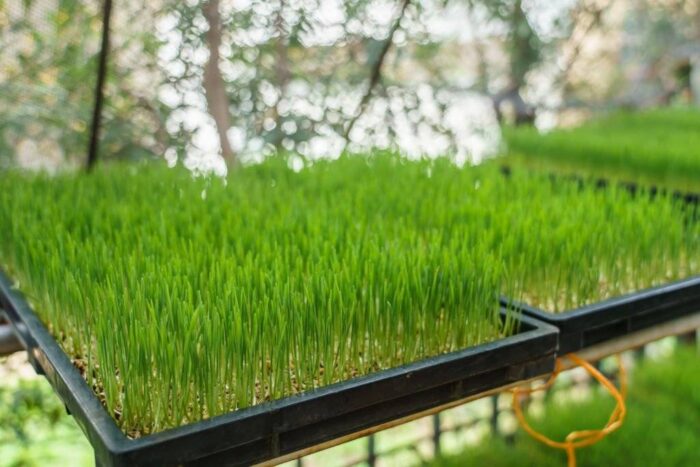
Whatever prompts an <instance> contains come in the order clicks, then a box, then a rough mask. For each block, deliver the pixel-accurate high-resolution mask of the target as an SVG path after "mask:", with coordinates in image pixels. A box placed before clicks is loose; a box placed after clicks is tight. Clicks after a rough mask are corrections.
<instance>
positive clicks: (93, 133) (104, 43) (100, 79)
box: [85, 0, 112, 171]
mask: <svg viewBox="0 0 700 467" xmlns="http://www.w3.org/2000/svg"><path fill="white" fill-rule="evenodd" d="M111 17H112V0H104V5H103V7H102V39H101V43H100V52H99V55H98V63H97V81H96V82H95V102H94V107H93V109H92V121H91V123H90V141H89V142H88V152H87V160H86V163H85V168H86V169H87V170H88V171H90V170H92V168H93V167H94V166H95V164H96V163H97V156H98V151H99V146H100V126H101V124H102V106H103V103H104V88H105V81H106V80H107V59H108V56H109V33H110V22H111Z"/></svg>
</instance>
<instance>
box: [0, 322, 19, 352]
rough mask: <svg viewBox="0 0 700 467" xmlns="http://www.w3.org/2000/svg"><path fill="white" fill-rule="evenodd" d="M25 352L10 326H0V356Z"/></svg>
mask: <svg viewBox="0 0 700 467" xmlns="http://www.w3.org/2000/svg"><path fill="white" fill-rule="evenodd" d="M20 350H24V347H22V343H21V342H20V341H19V339H17V335H16V334H15V332H14V331H13V330H12V325H10V324H0V356H2V355H10V354H13V353H15V352H19V351H20Z"/></svg>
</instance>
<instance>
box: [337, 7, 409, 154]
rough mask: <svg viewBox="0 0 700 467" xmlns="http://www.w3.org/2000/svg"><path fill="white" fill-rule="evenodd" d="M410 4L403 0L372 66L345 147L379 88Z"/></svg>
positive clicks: (351, 120) (347, 128)
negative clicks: (394, 41)
mask: <svg viewBox="0 0 700 467" xmlns="http://www.w3.org/2000/svg"><path fill="white" fill-rule="evenodd" d="M410 3H411V0H402V2H401V9H400V10H399V14H398V16H397V17H396V20H395V21H394V24H393V26H392V27H391V30H390V31H389V35H388V36H387V38H386V40H385V41H384V44H382V49H381V50H380V52H379V56H378V57H377V60H376V61H375V62H374V63H373V64H372V68H371V70H370V75H369V83H368V84H367V90H366V91H365V94H364V95H363V96H362V99H361V100H360V105H359V106H358V109H357V112H356V113H355V115H354V116H353V117H352V118H351V119H350V121H349V122H348V125H347V127H345V134H344V135H343V136H344V138H345V145H346V146H347V144H348V143H349V142H350V132H351V131H352V129H353V128H354V127H355V123H357V120H358V119H359V118H360V116H362V114H363V113H364V112H365V110H366V109H367V105H368V104H369V100H370V98H371V97H372V91H374V88H375V87H376V86H377V83H379V79H380V78H381V76H382V67H383V66H384V59H385V58H386V55H387V52H389V49H390V48H391V44H392V42H393V40H394V34H396V31H397V30H398V29H399V26H400V25H401V20H402V19H403V17H404V15H405V14H406V9H407V8H408V5H409V4H410Z"/></svg>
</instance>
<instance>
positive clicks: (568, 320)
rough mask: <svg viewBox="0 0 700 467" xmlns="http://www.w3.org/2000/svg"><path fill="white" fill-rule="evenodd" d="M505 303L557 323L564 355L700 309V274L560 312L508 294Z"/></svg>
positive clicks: (502, 302) (561, 352) (530, 314)
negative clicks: (522, 301) (534, 305)
mask: <svg viewBox="0 0 700 467" xmlns="http://www.w3.org/2000/svg"><path fill="white" fill-rule="evenodd" d="M501 304H502V305H503V306H505V307H510V308H514V309H516V310H520V311H522V312H523V313H525V314H526V315H528V316H531V317H533V318H536V319H539V320H542V321H544V322H546V323H549V324H552V325H553V326H556V327H557V328H558V329H559V354H560V355H563V354H567V353H569V352H576V351H578V350H581V349H583V348H586V347H590V346H592V345H595V344H600V343H602V342H605V341H607V340H610V339H614V338H617V337H621V336H624V335H626V334H629V333H631V332H634V331H639V330H641V329H645V328H649V327H652V326H655V325H657V324H662V323H665V322H668V321H672V320H674V319H677V318H680V317H682V316H685V315H689V314H692V313H695V312H698V311H700V276H694V277H691V278H689V279H684V280H681V281H678V282H673V283H670V284H667V285H663V286H660V287H653V288H649V289H645V290H642V291H639V292H635V293H630V294H627V295H622V296H620V297H615V298H611V299H609V300H604V301H602V302H598V303H594V304H591V305H587V306H584V307H581V308H576V309H573V310H568V311H563V312H560V313H551V312H548V311H546V310H542V309H539V308H536V307H533V306H530V305H527V304H524V303H519V302H515V301H512V300H510V299H508V298H505V297H504V298H502V299H501Z"/></svg>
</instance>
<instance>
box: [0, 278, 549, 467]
mask: <svg viewBox="0 0 700 467" xmlns="http://www.w3.org/2000/svg"><path fill="white" fill-rule="evenodd" d="M0 305H2V307H3V308H4V310H5V311H6V313H7V315H8V317H9V319H10V321H11V322H12V324H13V325H14V326H15V329H16V331H17V333H18V335H19V336H20V339H21V340H22V342H23V344H24V345H25V347H26V348H27V350H28V352H29V358H30V362H31V363H32V364H33V365H34V367H35V369H36V370H37V372H39V373H43V374H45V375H46V378H47V379H48V380H49V382H50V383H51V384H52V386H53V387H54V389H55V391H56V392H57V393H58V395H59V396H60V397H61V399H62V400H63V402H64V403H65V404H66V407H67V408H68V410H69V411H70V412H71V413H72V414H73V416H74V418H75V419H76V421H77V422H78V424H79V425H80V427H81V428H82V430H83V431H84V432H85V434H86V435H87V437H88V439H89V441H90V443H91V444H92V445H93V447H94V449H95V459H96V463H97V465H100V466H138V465H183V464H187V465H249V464H252V463H256V462H262V461H265V460H269V459H274V458H277V457H280V456H282V455H285V454H289V453H293V452H296V451H299V450H301V449H304V448H308V447H311V446H315V445H318V444H321V443H324V442H327V441H330V440H333V439H336V438H339V437H342V436H345V435H349V434H352V433H356V432H358V431H361V430H363V429H367V428H371V427H376V426H379V425H381V424H384V423H387V422H389V421H392V420H396V419H400V418H403V417H406V416H409V415H412V414H416V413H420V412H422V411H425V410H428V409H431V408H435V407H439V406H441V405H444V404H447V403H449V402H454V401H458V400H461V399H464V398H467V397H470V396H473V395H477V394H480V393H483V392H485V391H488V390H491V389H496V388H499V387H503V386H505V385H508V384H511V383H516V382H518V381H522V380H527V379H530V378H534V377H537V376H541V375H545V374H548V373H550V372H551V371H552V370H553V368H554V360H555V357H556V351H557V341H558V339H557V334H558V331H557V329H556V328H555V327H553V326H550V325H548V324H545V323H542V322H539V321H537V320H534V319H531V318H528V317H525V316H522V317H520V318H521V319H520V321H519V328H518V332H517V333H516V334H514V335H512V336H509V337H506V338H503V339H500V340H498V341H495V342H491V343H486V344H482V345H478V346H474V347H471V348H468V349H465V350H460V351H456V352H452V353H449V354H445V355H440V356H437V357H433V358H428V359H425V360H422V361H418V362H415V363H410V364H408V365H404V366H401V367H397V368H392V369H389V370H384V371H380V372H377V373H374V374H371V375H368V376H364V377H360V378H354V379H352V380H349V381H345V382H341V383H337V384H333V385H330V386H327V387H324V388H321V389H318V390H314V391H308V392H305V393H303V394H299V395H296V396H292V397H288V398H285V399H281V400H277V401H273V402H269V403H264V404H260V405H256V406H254V407H250V408H247V409H242V410H237V411H235V412H230V413H228V414H224V415H220V416H217V417H213V418H211V419H209V420H204V421H201V422H197V423H193V424H190V425H186V426H182V427H179V428H174V429H170V430H166V431H163V432H160V433H156V434H153V435H148V436H145V437H143V438H139V439H129V438H127V437H126V436H125V435H124V434H123V433H122V432H121V431H120V430H119V428H118V427H117V425H116V424H115V423H114V421H113V419H112V418H111V416H110V415H109V414H108V413H107V411H106V410H105V409H104V408H103V406H102V404H101V403H100V401H99V400H98V399H97V397H96V396H95V394H94V393H93V391H92V389H91V388H90V387H89V386H88V385H87V383H86V382H85V380H84V379H83V378H82V376H81V375H80V373H79V372H78V371H77V369H76V368H75V367H74V366H73V365H72V364H71V361H70V359H69V358H68V356H67V355H66V354H65V353H64V352H63V350H62V349H61V348H60V347H59V345H58V343H57V342H56V341H55V340H54V338H53V337H52V336H51V335H50V334H49V332H48V330H47V329H46V327H45V326H44V325H43V324H42V323H41V322H40V320H39V319H38V317H37V316H36V315H35V314H34V312H33V311H32V309H31V308H30V306H29V304H28V303H27V302H26V301H25V300H24V298H23V297H22V295H21V294H20V293H19V292H17V291H16V290H14V289H13V287H12V283H11V282H10V280H9V279H8V277H7V276H5V275H4V274H3V273H2V272H0ZM505 313H506V312H505V311H502V316H504V317H505Z"/></svg>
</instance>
